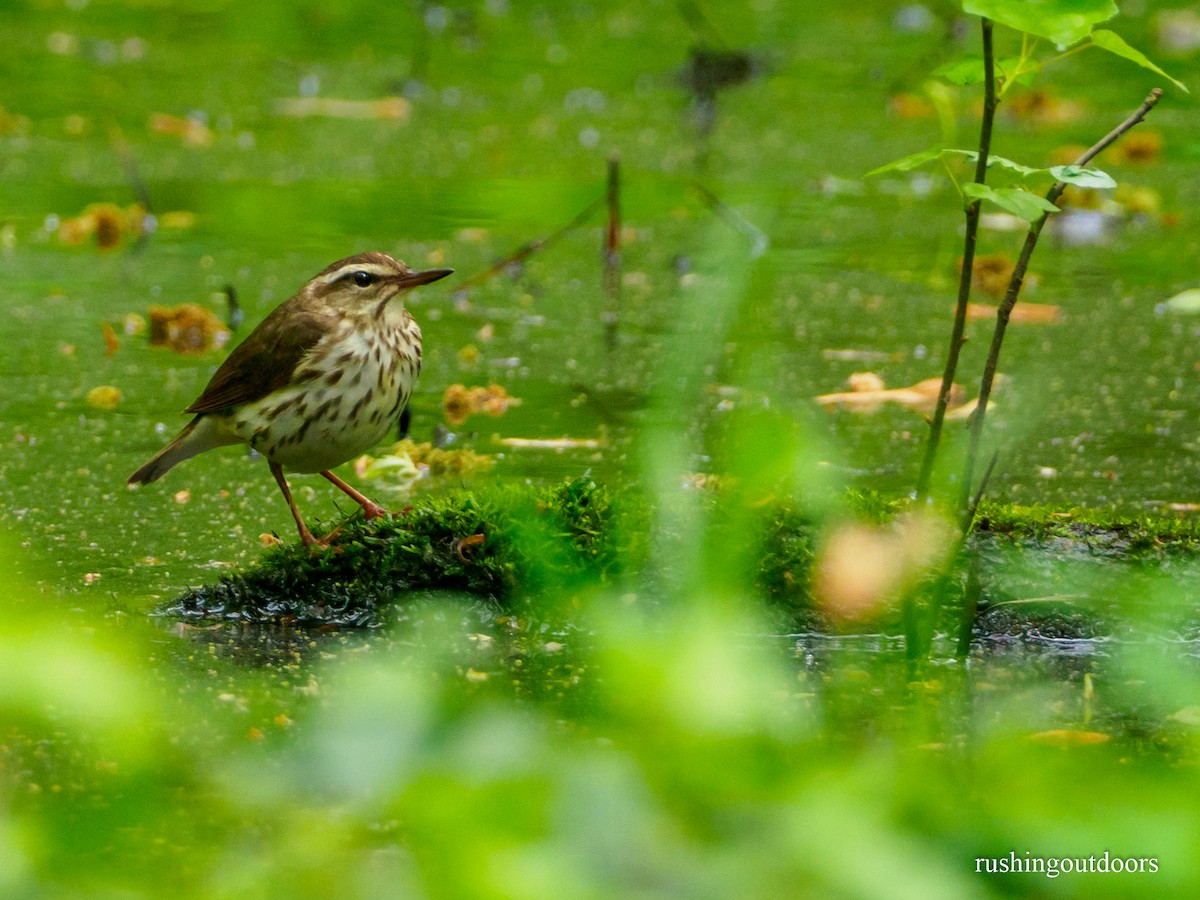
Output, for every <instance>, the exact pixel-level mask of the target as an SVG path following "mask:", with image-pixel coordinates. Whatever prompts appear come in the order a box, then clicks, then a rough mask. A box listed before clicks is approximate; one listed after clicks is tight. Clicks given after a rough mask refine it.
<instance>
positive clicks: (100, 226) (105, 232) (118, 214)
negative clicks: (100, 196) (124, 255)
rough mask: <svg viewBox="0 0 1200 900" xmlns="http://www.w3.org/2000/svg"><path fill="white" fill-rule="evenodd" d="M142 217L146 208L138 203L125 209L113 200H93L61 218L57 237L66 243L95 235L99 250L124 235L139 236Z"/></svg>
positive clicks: (74, 242) (75, 242)
mask: <svg viewBox="0 0 1200 900" xmlns="http://www.w3.org/2000/svg"><path fill="white" fill-rule="evenodd" d="M145 220H146V210H145V209H143V208H142V207H141V206H140V205H139V204H137V203H135V204H133V205H132V206H130V207H127V208H126V209H122V208H121V207H119V206H117V205H116V204H115V203H93V204H91V205H90V206H87V207H85V208H84V210H83V212H82V213H80V214H79V215H78V216H74V217H72V218H69V219H63V220H62V223H61V224H60V225H59V226H58V239H59V241H60V242H61V243H64V244H67V245H69V246H76V245H78V244H82V243H83V242H84V241H87V240H91V239H95V241H96V246H98V247H99V248H100V249H101V250H111V249H113V248H114V247H116V246H118V245H119V244H120V243H121V241H122V240H123V239H124V238H126V237H135V238H136V237H140V236H141V234H142V231H143V228H144V223H145Z"/></svg>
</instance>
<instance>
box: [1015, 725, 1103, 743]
mask: <svg viewBox="0 0 1200 900" xmlns="http://www.w3.org/2000/svg"><path fill="white" fill-rule="evenodd" d="M1029 740H1031V741H1037V742H1038V743H1039V744H1050V745H1051V746H1054V747H1086V746H1090V745H1092V744H1103V743H1106V742H1107V741H1109V740H1111V738H1110V737H1109V735H1107V734H1104V733H1102V732H1099V731H1075V730H1074V729H1070V728H1053V729H1051V730H1050V731H1039V732H1037V733H1036V734H1031V735H1029Z"/></svg>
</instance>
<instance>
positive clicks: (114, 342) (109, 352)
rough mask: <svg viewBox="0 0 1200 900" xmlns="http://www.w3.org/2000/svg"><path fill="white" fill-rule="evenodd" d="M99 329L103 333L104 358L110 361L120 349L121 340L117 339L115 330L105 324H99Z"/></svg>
mask: <svg viewBox="0 0 1200 900" xmlns="http://www.w3.org/2000/svg"><path fill="white" fill-rule="evenodd" d="M100 328H101V330H102V331H103V332H104V356H105V358H107V359H112V358H113V356H115V355H116V352H117V351H118V350H120V349H121V339H120V338H119V337H117V332H116V329H114V328H113V327H112V326H111V325H109V324H108V323H107V322H101V323H100Z"/></svg>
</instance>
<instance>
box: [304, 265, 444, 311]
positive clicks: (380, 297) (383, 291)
mask: <svg viewBox="0 0 1200 900" xmlns="http://www.w3.org/2000/svg"><path fill="white" fill-rule="evenodd" d="M453 271H454V270H453V269H427V270H425V271H423V272H417V271H414V270H413V269H410V268H409V267H408V265H407V264H405V263H403V262H401V261H400V260H398V259H394V258H392V257H391V256H388V254H386V253H380V252H378V251H372V252H370V253H359V254H358V255H356V256H348V257H346V258H345V259H339V260H338V261H337V262H335V263H333V264H332V265H329V266H326V267H325V268H324V269H323V270H321V271H320V272H319V273H317V275H316V276H315V277H314V278H313V279H312V280H311V281H310V282H309V283H308V285H307V286H306V288H307V290H306V293H310V294H311V295H312V296H313V298H314V299H319V300H323V301H325V302H326V303H328V304H329V305H330V306H333V307H335V308H338V309H344V310H346V311H351V310H360V309H362V307H364V306H374V307H376V308H377V309H378V310H379V311H381V312H382V310H383V308H384V306H385V305H386V304H387V302H388V301H389V300H391V299H392V298H393V297H395V296H396V295H397V294H398V293H400V292H401V291H405V290H408V289H409V288H415V287H419V286H420V285H422V284H429V283H430V282H431V281H437V280H438V279H439V278H445V277H446V276H447V275H450V274H451V273H452V272H453Z"/></svg>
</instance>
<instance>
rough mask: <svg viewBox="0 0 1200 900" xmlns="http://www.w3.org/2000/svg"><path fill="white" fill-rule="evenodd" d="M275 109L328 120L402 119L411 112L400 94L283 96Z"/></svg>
mask: <svg viewBox="0 0 1200 900" xmlns="http://www.w3.org/2000/svg"><path fill="white" fill-rule="evenodd" d="M275 111H276V112H277V113H279V114H280V115H281V116H295V117H297V118H306V117H309V116H323V117H326V118H330V119H395V120H397V121H401V122H403V121H407V119H408V116H409V114H410V113H411V112H412V104H411V103H409V102H408V101H407V100H405V99H404V98H403V97H383V98H382V99H379V100H337V99H334V98H333V97H282V98H280V99H279V100H276V101H275Z"/></svg>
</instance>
